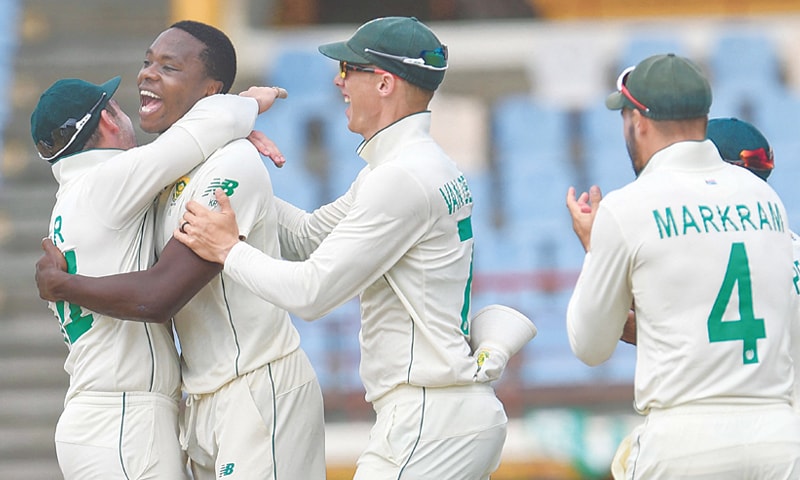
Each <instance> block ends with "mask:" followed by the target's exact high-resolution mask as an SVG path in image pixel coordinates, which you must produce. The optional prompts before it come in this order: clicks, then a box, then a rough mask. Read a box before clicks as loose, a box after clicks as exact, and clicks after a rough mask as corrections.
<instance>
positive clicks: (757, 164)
mask: <svg viewBox="0 0 800 480" xmlns="http://www.w3.org/2000/svg"><path fill="white" fill-rule="evenodd" d="M730 163H732V164H734V165H739V166H742V167H745V168H747V169H751V170H772V169H773V168H775V158H774V156H773V154H772V148H770V149H769V151H767V150H765V149H764V148H757V149H755V150H742V151H741V152H739V160H733V161H731V162H730Z"/></svg>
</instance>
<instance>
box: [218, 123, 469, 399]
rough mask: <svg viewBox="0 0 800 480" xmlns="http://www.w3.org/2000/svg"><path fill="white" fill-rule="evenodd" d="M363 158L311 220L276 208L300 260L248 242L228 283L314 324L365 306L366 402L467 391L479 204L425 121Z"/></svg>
mask: <svg viewBox="0 0 800 480" xmlns="http://www.w3.org/2000/svg"><path fill="white" fill-rule="evenodd" d="M359 153H360V155H361V156H362V158H364V160H366V162H367V166H366V167H365V168H364V169H363V170H362V171H361V173H360V174H359V175H358V177H357V178H356V180H355V182H354V183H353V185H352V186H351V187H350V190H349V191H348V192H347V193H345V194H344V195H343V196H342V197H341V198H339V199H338V200H336V201H334V202H333V203H331V204H329V205H326V206H325V207H322V208H321V209H319V210H317V211H315V212H314V213H312V214H306V213H305V212H301V211H299V210H297V209H295V208H293V207H291V206H290V205H288V204H286V203H285V202H278V207H279V208H278V211H279V212H278V219H279V223H280V225H281V252H282V254H283V255H284V256H285V257H286V258H293V259H297V260H303V261H286V260H275V259H272V258H269V257H266V256H264V255H260V254H259V252H258V251H257V250H255V249H253V248H252V247H249V246H248V245H246V244H244V243H243V242H240V243H239V244H237V245H236V246H235V247H234V248H233V249H232V250H231V252H230V254H229V255H228V257H227V260H226V262H225V272H226V273H227V274H229V275H230V276H231V277H233V278H234V279H236V280H237V281H239V282H242V283H244V284H245V285H247V286H248V288H250V289H252V290H254V291H257V292H258V293H259V295H261V296H262V297H264V298H265V299H267V300H269V301H271V302H273V303H276V304H278V305H281V306H283V307H285V308H286V309H288V310H289V311H290V312H294V313H296V314H298V315H300V316H302V317H303V318H307V319H314V318H318V317H320V316H322V315H324V314H326V313H328V312H329V311H331V310H332V309H334V308H336V307H337V306H339V305H341V304H343V303H345V302H346V301H347V300H349V299H351V298H352V297H354V296H356V295H359V296H360V300H361V317H362V318H361V332H360V343H361V367H360V373H361V378H362V381H363V382H364V386H365V388H366V392H367V394H366V399H367V400H368V401H372V400H374V399H376V398H379V397H380V396H381V395H383V394H384V393H386V392H387V391H389V390H391V389H392V388H394V387H395V386H397V385H400V384H412V385H418V386H448V385H457V384H467V383H471V382H472V376H473V374H474V373H475V364H474V360H473V359H471V358H470V348H469V345H468V343H467V339H468V335H469V308H470V305H469V300H470V287H471V279H472V243H473V241H472V229H471V225H470V215H471V213H472V197H471V194H470V191H469V188H468V186H467V183H466V181H465V179H464V176H463V174H462V173H461V172H460V171H459V170H458V168H457V167H456V165H455V164H454V162H453V161H452V160H451V159H450V158H449V157H448V156H447V155H446V154H445V153H444V152H443V151H442V149H441V148H440V147H439V146H438V145H437V144H436V142H435V141H434V140H433V139H432V138H431V136H430V113H429V112H421V113H417V114H414V115H410V116H408V117H405V118H403V119H401V120H399V121H397V122H395V123H394V124H392V125H390V126H388V127H387V128H385V129H383V130H381V131H380V132H378V133H377V134H376V135H375V136H374V137H372V138H371V139H370V140H369V141H367V142H365V143H364V144H362V146H361V147H360V148H359ZM390 283H392V284H394V286H395V287H394V288H396V290H395V289H394V288H393V287H392V286H390ZM401 297H402V298H404V299H405V301H406V302H407V304H408V308H407V307H406V306H404V303H403V302H404V300H402V299H401ZM411 310H413V314H412V313H411ZM414 316H416V317H417V319H418V320H412V317H414Z"/></svg>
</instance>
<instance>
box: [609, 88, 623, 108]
mask: <svg viewBox="0 0 800 480" xmlns="http://www.w3.org/2000/svg"><path fill="white" fill-rule="evenodd" d="M624 106H625V97H624V96H623V95H622V92H614V93H612V94H610V95H609V96H607V97H606V108H608V109H609V110H622V108H623V107H624Z"/></svg>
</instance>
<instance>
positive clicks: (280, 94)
mask: <svg viewBox="0 0 800 480" xmlns="http://www.w3.org/2000/svg"><path fill="white" fill-rule="evenodd" d="M272 88H274V89H275V98H288V97H289V92H287V91H286V89H285V88H281V87H272Z"/></svg>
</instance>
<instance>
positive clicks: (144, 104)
mask: <svg viewBox="0 0 800 480" xmlns="http://www.w3.org/2000/svg"><path fill="white" fill-rule="evenodd" d="M139 101H140V105H139V112H140V113H143V114H148V113H152V112H154V111H156V110H158V108H159V107H160V106H161V105H162V104H163V103H164V102H163V101H162V100H161V97H159V96H158V95H156V94H155V93H153V92H151V91H149V90H140V91H139Z"/></svg>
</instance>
